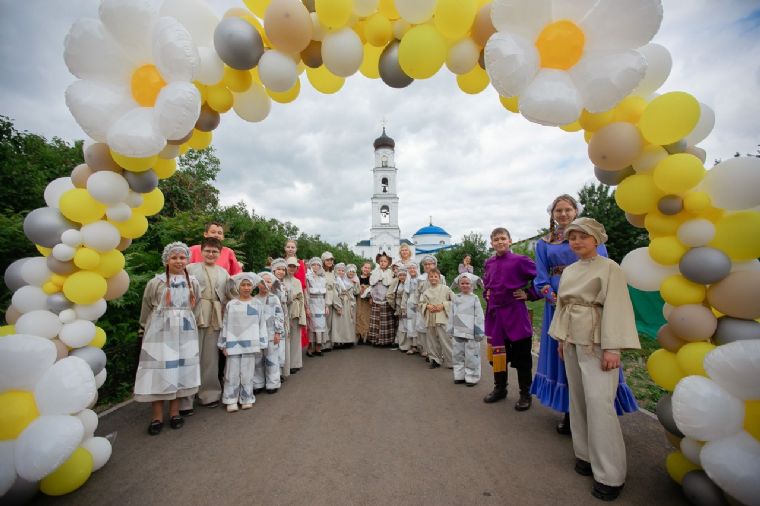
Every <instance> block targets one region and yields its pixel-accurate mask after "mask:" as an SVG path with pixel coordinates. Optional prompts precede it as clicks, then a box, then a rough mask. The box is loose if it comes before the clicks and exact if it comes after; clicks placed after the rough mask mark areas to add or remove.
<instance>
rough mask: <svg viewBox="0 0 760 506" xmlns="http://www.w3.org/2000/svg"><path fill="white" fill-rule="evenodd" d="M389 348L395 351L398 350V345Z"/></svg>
mask: <svg viewBox="0 0 760 506" xmlns="http://www.w3.org/2000/svg"><path fill="white" fill-rule="evenodd" d="M389 349H390V350H391V351H397V350H398V346H391V347H390V348H389Z"/></svg>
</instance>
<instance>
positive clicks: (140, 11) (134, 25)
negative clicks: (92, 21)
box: [98, 0, 158, 63]
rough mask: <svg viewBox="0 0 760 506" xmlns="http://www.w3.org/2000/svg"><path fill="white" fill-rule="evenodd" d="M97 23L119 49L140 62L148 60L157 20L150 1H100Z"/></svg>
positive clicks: (152, 3)
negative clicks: (100, 23)
mask: <svg viewBox="0 0 760 506" xmlns="http://www.w3.org/2000/svg"><path fill="white" fill-rule="evenodd" d="M98 15H99V17H100V20H101V21H102V22H103V24H104V25H105V26H106V28H107V29H108V31H109V32H110V33H111V35H113V37H114V38H115V39H116V40H118V41H119V43H120V44H122V48H123V49H124V50H125V51H127V52H128V53H129V54H130V55H132V57H133V59H135V60H136V61H139V62H142V63H148V62H150V61H151V48H150V40H151V39H150V35H151V33H152V30H153V24H154V23H155V22H156V19H158V10H157V8H156V5H155V2H151V1H150V0H102V2H101V3H100V8H99V10H98Z"/></svg>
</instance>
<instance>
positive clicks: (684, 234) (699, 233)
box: [676, 218, 715, 247]
mask: <svg viewBox="0 0 760 506" xmlns="http://www.w3.org/2000/svg"><path fill="white" fill-rule="evenodd" d="M676 235H677V236H678V240H679V241H681V242H682V243H684V244H685V245H686V246H693V247H699V246H706V245H707V243H709V242H710V241H712V240H713V237H715V225H714V224H713V222H711V221H710V220H706V219H704V218H694V219H693V220H686V221H684V222H683V223H682V224H681V225H680V226H679V227H678V231H677V232H676Z"/></svg>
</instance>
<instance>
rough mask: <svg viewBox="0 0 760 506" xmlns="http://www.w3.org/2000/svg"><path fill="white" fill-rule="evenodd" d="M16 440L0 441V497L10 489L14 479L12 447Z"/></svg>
mask: <svg viewBox="0 0 760 506" xmlns="http://www.w3.org/2000/svg"><path fill="white" fill-rule="evenodd" d="M15 446H16V441H13V440H11V441H0V497H2V496H3V495H5V493H6V492H7V491H8V490H10V488H11V487H12V486H13V483H15V481H16V461H15V456H14V455H15V452H14V451H13V450H14V447H15Z"/></svg>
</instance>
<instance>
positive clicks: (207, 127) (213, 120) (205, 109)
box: [195, 105, 221, 132]
mask: <svg viewBox="0 0 760 506" xmlns="http://www.w3.org/2000/svg"><path fill="white" fill-rule="evenodd" d="M220 121H221V116H220V115H219V113H218V112H216V111H215V110H213V109H212V108H211V107H209V106H207V105H204V106H202V107H201V114H200V116H198V121H196V122H195V128H197V129H198V130H200V131H201V132H210V131H212V130H214V129H215V128H216V127H218V126H219V122H220Z"/></svg>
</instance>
